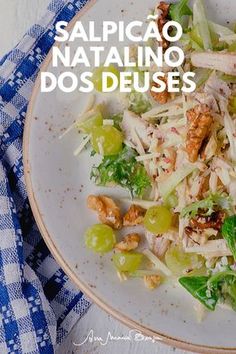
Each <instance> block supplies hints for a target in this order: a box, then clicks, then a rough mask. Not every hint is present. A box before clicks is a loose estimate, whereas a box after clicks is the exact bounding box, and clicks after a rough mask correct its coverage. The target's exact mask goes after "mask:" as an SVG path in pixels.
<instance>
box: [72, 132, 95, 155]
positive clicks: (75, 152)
mask: <svg viewBox="0 0 236 354" xmlns="http://www.w3.org/2000/svg"><path fill="white" fill-rule="evenodd" d="M90 138H91V134H89V135H87V137H85V138H84V139H83V141H81V143H80V145H79V146H78V148H77V149H76V150H75V151H74V156H78V155H79V154H80V153H81V151H82V150H83V149H84V148H85V146H86V145H87V144H88V142H89V140H90Z"/></svg>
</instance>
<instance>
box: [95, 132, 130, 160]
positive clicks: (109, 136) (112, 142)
mask: <svg viewBox="0 0 236 354" xmlns="http://www.w3.org/2000/svg"><path fill="white" fill-rule="evenodd" d="M122 143H123V135H122V133H121V132H120V131H119V130H118V129H116V128H115V127H113V126H111V125H105V126H102V127H96V128H93V129H92V138H91V144H92V147H93V149H94V150H95V151H96V152H97V153H98V154H100V155H103V156H109V155H116V154H118V153H119V152H120V151H121V150H122Z"/></svg>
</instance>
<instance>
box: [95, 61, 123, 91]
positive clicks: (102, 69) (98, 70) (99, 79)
mask: <svg viewBox="0 0 236 354" xmlns="http://www.w3.org/2000/svg"><path fill="white" fill-rule="evenodd" d="M105 72H108V73H112V74H114V75H115V76H116V77H117V78H118V79H119V77H120V73H119V70H117V69H116V68H115V67H114V66H113V65H109V66H107V67H105V66H100V67H99V68H96V69H95V70H94V72H93V76H92V83H93V85H94V88H95V90H97V91H99V92H103V86H102V74H103V73H105ZM112 85H113V80H112V78H110V77H109V78H108V79H107V87H108V88H109V87H111V86H112Z"/></svg>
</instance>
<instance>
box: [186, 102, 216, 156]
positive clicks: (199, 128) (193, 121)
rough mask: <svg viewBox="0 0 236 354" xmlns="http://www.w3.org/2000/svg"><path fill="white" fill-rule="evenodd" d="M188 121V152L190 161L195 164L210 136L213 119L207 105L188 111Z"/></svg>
mask: <svg viewBox="0 0 236 354" xmlns="http://www.w3.org/2000/svg"><path fill="white" fill-rule="evenodd" d="M187 119H188V132H187V140H186V150H187V153H188V158H189V160H190V161H191V162H195V161H196V160H197V158H198V153H199V150H200V149H201V146H202V143H203V141H204V139H206V138H207V137H208V136H209V133H210V128H211V125H212V123H213V117H212V115H211V114H210V111H209V108H208V107H207V106H206V105H197V106H195V107H194V108H193V109H190V110H189V111H187Z"/></svg>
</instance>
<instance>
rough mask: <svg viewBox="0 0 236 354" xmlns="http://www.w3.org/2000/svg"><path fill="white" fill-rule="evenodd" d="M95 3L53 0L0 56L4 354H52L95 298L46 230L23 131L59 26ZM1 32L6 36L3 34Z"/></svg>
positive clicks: (0, 324) (0, 326)
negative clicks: (27, 178)
mask: <svg viewBox="0 0 236 354" xmlns="http://www.w3.org/2000/svg"><path fill="white" fill-rule="evenodd" d="M87 1H88V0H70V1H68V0H53V1H52V2H51V3H50V5H49V7H48V9H47V12H46V14H45V16H44V17H43V18H42V19H41V21H40V22H39V23H38V24H35V25H34V26H33V27H32V28H31V29H30V30H29V31H28V32H27V33H26V35H25V36H24V38H23V39H22V41H21V42H20V44H19V45H18V46H17V47H15V48H14V49H13V50H12V51H11V52H10V53H9V54H8V55H6V56H5V57H4V58H3V59H2V60H1V61H0V139H1V140H0V154H1V162H0V353H1V354H4V353H12V354H13V353H14V354H15V353H17V354H21V353H31V354H36V353H45V354H50V353H53V351H54V349H53V348H54V347H55V344H57V343H60V342H61V341H62V340H63V339H64V337H65V336H66V334H67V333H68V332H69V331H70V330H71V328H72V326H73V325H74V324H75V323H76V321H77V320H78V319H79V318H80V317H81V316H82V315H83V314H84V312H85V311H86V309H87V308H88V306H89V301H88V300H87V299H86V298H85V297H84V295H83V294H82V293H81V292H80V291H79V290H76V289H74V287H73V285H72V284H71V282H70V281H69V279H68V277H67V276H66V275H65V273H64V272H63V271H62V270H61V269H60V268H59V266H58V265H57V264H56V262H55V260H54V259H53V257H52V256H51V255H50V253H49V251H48V249H47V247H46V245H45V243H44V241H43V239H42V237H41V236H40V234H39V231H38V229H37V226H36V224H35V221H34V218H33V216H32V213H31V210H30V206H29V202H28V199H27V194H26V189H25V182H24V174H23V164H22V134H23V129H24V120H25V114H26V110H27V105H28V102H29V99H30V95H31V92H32V88H33V85H34V81H35V79H36V76H37V73H38V71H39V68H40V65H41V63H42V62H43V60H44V59H45V57H46V55H47V54H48V52H49V50H50V48H51V47H52V45H53V43H54V36H55V32H56V31H55V24H56V22H57V21H59V20H64V21H67V22H69V21H70V20H71V19H72V18H73V17H74V16H75V14H76V13H77V12H78V11H79V10H80V9H81V8H82V7H83V6H84V5H85V4H86V2H87ZM1 35H4V34H3V33H1Z"/></svg>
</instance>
